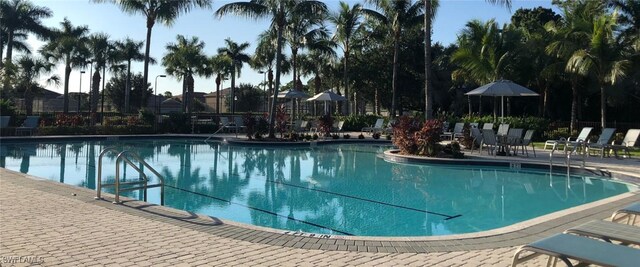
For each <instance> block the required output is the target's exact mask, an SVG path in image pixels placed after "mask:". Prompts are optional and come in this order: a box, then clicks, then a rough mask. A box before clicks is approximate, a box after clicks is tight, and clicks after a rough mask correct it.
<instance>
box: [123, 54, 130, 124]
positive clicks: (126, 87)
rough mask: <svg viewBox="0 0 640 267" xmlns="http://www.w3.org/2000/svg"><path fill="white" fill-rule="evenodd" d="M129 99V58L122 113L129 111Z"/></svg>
mask: <svg viewBox="0 0 640 267" xmlns="http://www.w3.org/2000/svg"><path fill="white" fill-rule="evenodd" d="M130 100H131V59H129V60H128V61H127V85H126V86H125V88H124V113H129V102H130Z"/></svg>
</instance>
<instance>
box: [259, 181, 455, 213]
mask: <svg viewBox="0 0 640 267" xmlns="http://www.w3.org/2000/svg"><path fill="white" fill-rule="evenodd" d="M266 180H267V182H270V183H274V184H281V185H285V186H291V187H296V188H300V189H306V190H311V191H316V192H321V193H325V194H330V195H337V196H341V197H346V198H352V199H357V200H362V201H367V202H371V203H376V204H380V205H385V206H391V207H394V208H400V209H406V210H411V211H417V212H422V213H427V214H432V215H438V216H442V217H446V219H445V221H446V220H450V219H453V218H457V217H460V216H462V215H460V214H458V215H454V216H451V215H447V214H444V213H438V212H433V211H428V210H423V209H417V208H412V207H406V206H401V205H397V204H391V203H387V202H382V201H378V200H373V199H368V198H362V197H357V196H350V195H345V194H341V193H335V192H331V191H326V190H322V189H316V188H309V187H304V186H300V185H293V184H288V183H283V182H278V181H274V180H271V179H266Z"/></svg>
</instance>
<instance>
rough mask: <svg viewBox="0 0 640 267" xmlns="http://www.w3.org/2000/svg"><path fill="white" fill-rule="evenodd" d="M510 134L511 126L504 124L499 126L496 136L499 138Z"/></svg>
mask: <svg viewBox="0 0 640 267" xmlns="http://www.w3.org/2000/svg"><path fill="white" fill-rule="evenodd" d="M508 134H509V124H505V123H502V124H500V126H498V132H497V133H496V135H498V136H506V135H508Z"/></svg>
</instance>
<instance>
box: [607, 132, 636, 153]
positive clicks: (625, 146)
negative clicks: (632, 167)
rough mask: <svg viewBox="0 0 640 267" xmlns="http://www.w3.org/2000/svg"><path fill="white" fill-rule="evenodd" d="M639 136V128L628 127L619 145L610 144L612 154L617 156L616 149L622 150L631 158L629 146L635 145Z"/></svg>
mask: <svg viewBox="0 0 640 267" xmlns="http://www.w3.org/2000/svg"><path fill="white" fill-rule="evenodd" d="M639 136H640V129H629V130H628V131H627V134H626V135H625V136H624V140H622V143H621V144H619V145H611V150H613V154H614V155H615V156H616V158H617V157H618V150H624V152H626V156H627V157H628V158H631V153H629V148H630V147H633V146H635V144H636V141H637V140H638V137H639Z"/></svg>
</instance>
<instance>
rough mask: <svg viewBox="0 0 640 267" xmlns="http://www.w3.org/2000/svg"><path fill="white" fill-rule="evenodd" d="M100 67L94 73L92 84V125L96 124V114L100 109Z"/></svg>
mask: <svg viewBox="0 0 640 267" xmlns="http://www.w3.org/2000/svg"><path fill="white" fill-rule="evenodd" d="M100 79H101V77H100V68H96V71H95V73H94V74H93V83H92V84H91V87H93V88H91V113H92V115H91V125H95V115H93V114H94V113H96V112H97V111H98V94H99V92H100Z"/></svg>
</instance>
